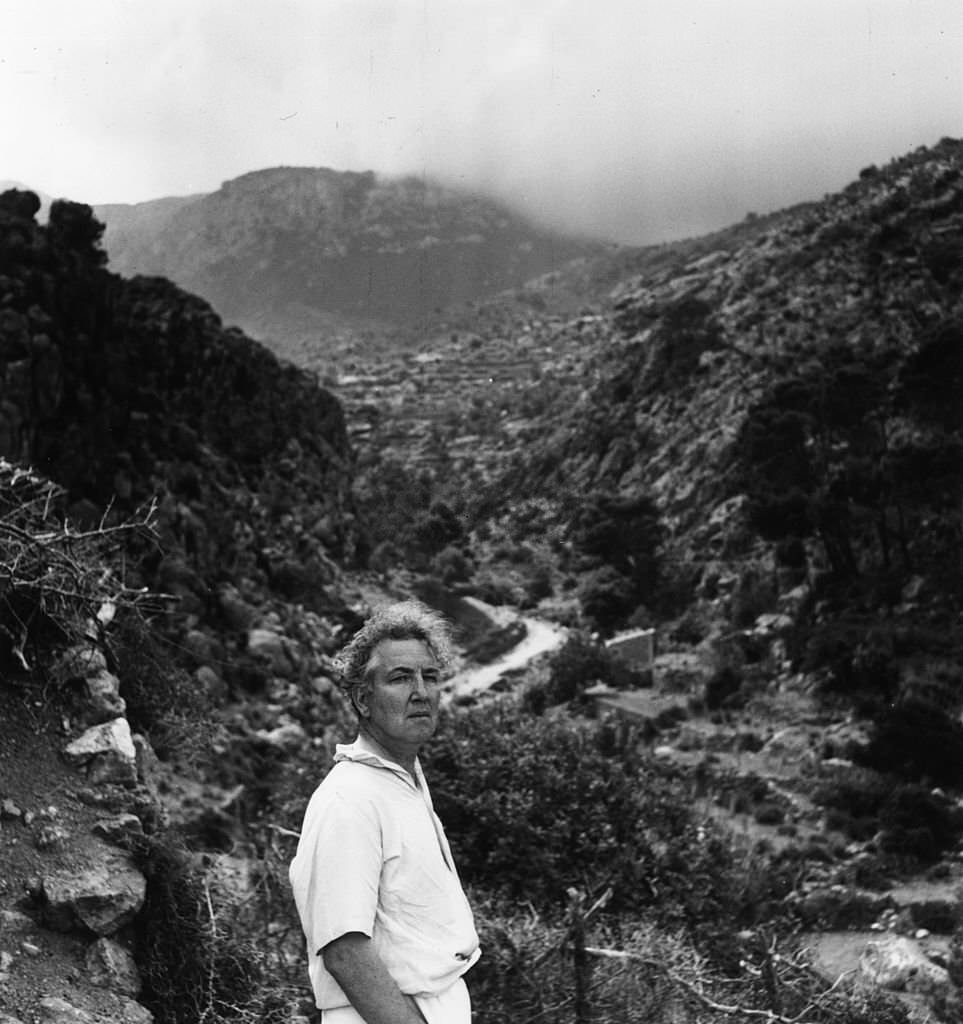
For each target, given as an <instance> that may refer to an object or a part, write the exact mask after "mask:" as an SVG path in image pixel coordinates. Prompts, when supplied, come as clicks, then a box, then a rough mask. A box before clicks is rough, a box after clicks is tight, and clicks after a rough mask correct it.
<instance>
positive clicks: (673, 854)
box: [426, 701, 733, 930]
mask: <svg viewBox="0 0 963 1024" xmlns="http://www.w3.org/2000/svg"><path fill="white" fill-rule="evenodd" d="M601 735H602V730H601V728H600V727H599V726H598V725H597V724H594V723H592V724H588V725H575V724H573V723H571V722H566V721H561V720H549V719H545V718H533V717H531V716H527V715H524V714H522V713H520V712H519V711H518V709H517V707H516V706H515V705H514V704H512V703H509V702H504V701H502V702H497V703H495V704H492V705H488V706H486V707H483V708H478V709H475V710H473V711H471V712H468V713H465V714H461V715H459V716H457V717H455V718H453V719H451V720H449V721H448V722H447V723H446V725H445V726H444V728H443V730H442V737H441V738H439V739H438V740H437V741H436V742H435V743H434V744H433V745H432V746H431V748H430V749H429V751H428V752H427V756H426V762H427V767H426V771H427V772H428V774H429V777H430V778H431V780H432V791H433V793H434V796H435V804H436V807H437V809H438V812H439V814H440V815H441V817H442V818H443V820H444V821H445V827H446V829H447V831H448V835H449V838H450V840H451V843H452V846H453V847H454V848H455V856H456V860H457V862H458V866H459V870H460V871H461V872H462V874H463V875H464V877H465V878H466V880H467V881H469V882H471V883H473V884H476V885H483V886H485V887H486V888H487V889H489V890H490V891H493V892H501V893H503V894H505V895H506V896H507V897H509V898H512V897H514V898H520V899H525V900H531V901H534V902H535V903H537V904H538V905H540V906H543V907H549V906H553V905H555V906H558V905H560V904H562V903H564V901H565V894H566V890H567V889H568V888H570V887H572V886H574V887H578V888H585V887H589V888H592V889H595V888H602V887H605V886H606V885H611V886H612V890H613V894H612V901H611V907H612V909H613V910H615V909H619V908H641V907H647V908H649V910H650V911H651V912H652V913H653V914H654V915H655V916H656V917H657V918H659V919H662V920H666V921H670V922H675V923H676V924H688V925H691V926H692V927H693V928H695V929H696V930H698V929H701V928H703V927H704V926H707V925H709V924H710V923H711V922H713V921H717V920H718V919H719V915H720V912H721V909H722V907H723V905H726V904H728V903H729V902H730V897H731V896H732V893H733V887H732V885H731V878H730V875H729V869H730V867H731V855H730V853H729V851H728V849H727V847H726V846H725V844H724V843H723V842H722V841H721V840H720V839H719V838H717V837H716V835H715V834H714V833H713V832H712V831H711V830H710V829H708V828H705V827H703V825H702V824H701V823H700V822H698V821H697V820H696V819H695V817H694V815H693V813H692V809H691V804H690V801H689V800H688V798H687V795H686V792H684V790H683V787H682V786H681V785H680V783H679V782H678V781H677V780H676V779H675V777H674V776H673V775H672V772H671V769H668V768H666V767H665V766H662V765H660V764H658V763H655V762H648V761H646V762H642V761H641V760H637V759H636V758H635V755H634V754H632V753H627V754H625V755H623V756H622V757H621V758H613V757H607V756H605V755H604V754H603V753H602V752H601V750H600V740H601Z"/></svg>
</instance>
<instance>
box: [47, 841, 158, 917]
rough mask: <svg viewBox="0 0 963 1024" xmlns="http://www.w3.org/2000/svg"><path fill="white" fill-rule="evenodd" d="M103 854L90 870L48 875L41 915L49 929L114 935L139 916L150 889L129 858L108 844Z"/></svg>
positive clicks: (103, 848) (104, 847)
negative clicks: (81, 929)
mask: <svg viewBox="0 0 963 1024" xmlns="http://www.w3.org/2000/svg"><path fill="white" fill-rule="evenodd" d="M100 852H101V857H100V858H99V859H98V861H97V863H96V864H94V865H91V866H90V867H87V868H84V869H82V870H80V871H77V870H70V871H62V872H55V873H52V874H50V875H47V876H44V878H43V879H42V882H41V892H40V898H41V913H42V916H43V920H44V922H45V924H46V925H47V926H48V927H50V928H55V929H56V930H57V931H72V930H74V929H76V928H78V927H79V928H86V929H89V930H90V931H91V932H93V933H94V934H96V935H101V936H105V935H114V934H115V933H116V932H118V931H120V929H121V928H123V927H124V925H126V924H130V923H131V921H133V920H134V918H135V917H136V916H137V912H138V911H139V910H140V909H141V907H142V906H143V905H144V897H145V894H146V890H147V883H146V880H145V879H144V876H143V874H142V873H141V872H140V871H139V870H138V868H137V866H136V865H135V864H134V862H133V860H132V859H131V858H130V856H129V855H127V854H124V853H122V852H120V851H117V850H114V849H113V848H111V847H109V846H107V845H106V844H104V845H103V847H102V850H101V851H100Z"/></svg>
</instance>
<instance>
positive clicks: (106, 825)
mask: <svg viewBox="0 0 963 1024" xmlns="http://www.w3.org/2000/svg"><path fill="white" fill-rule="evenodd" d="M91 831H92V832H93V833H94V835H95V836H100V838H101V839H106V840H107V842H109V843H113V844H114V845H115V846H126V845H127V843H128V842H129V841H130V839H131V838H132V837H133V836H142V835H143V834H144V826H143V825H142V824H141V820H140V818H138V817H137V815H136V814H118V815H116V816H115V817H113V818H101V819H100V820H99V821H96V822H94V827H93V828H92V829H91Z"/></svg>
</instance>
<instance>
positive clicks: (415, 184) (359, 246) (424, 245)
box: [95, 167, 603, 354]
mask: <svg viewBox="0 0 963 1024" xmlns="http://www.w3.org/2000/svg"><path fill="white" fill-rule="evenodd" d="M95 209H96V213H97V216H98V218H100V219H101V220H102V221H103V222H104V223H105V225H106V232H105V236H104V242H105V247H106V249H107V251H108V253H109V254H110V266H111V269H113V270H116V271H117V272H119V273H121V274H124V275H125V276H133V275H137V274H142V275H158V276H163V277H168V278H170V279H171V280H173V281H174V282H175V283H177V284H178V285H180V286H181V287H184V288H186V289H188V290H189V291H191V292H194V293H195V294H198V295H201V296H203V297H204V298H205V299H207V300H208V301H209V302H210V303H211V304H212V305H213V306H214V307H215V309H216V310H217V311H218V313H220V315H221V316H222V317H223V318H224V319H225V321H227V322H229V323H236V324H238V325H239V326H241V327H242V328H243V329H244V330H245V331H247V332H248V333H249V334H251V335H253V336H255V337H258V338H260V339H262V340H264V341H266V342H267V343H268V344H271V345H272V346H273V347H275V349H276V350H277V351H279V352H281V353H282V354H289V351H290V348H291V347H292V346H293V345H296V344H297V343H298V342H301V341H304V340H305V339H308V338H310V339H312V340H316V339H317V338H318V336H319V335H326V336H327V337H329V338H330V336H331V335H332V334H333V333H337V332H338V331H340V330H347V331H349V332H350V331H351V330H353V329H354V330H356V329H358V328H359V327H361V326H364V325H367V326H374V327H375V328H378V327H381V326H383V325H389V326H394V327H404V326H406V325H412V324H417V323H419V322H422V321H424V320H425V319H426V318H428V317H430V316H432V315H433V314H434V313H435V311H437V310H439V309H441V308H443V307H448V306H452V305H457V304H460V303H464V302H468V301H474V300H477V299H480V298H482V297H485V296H490V295H493V294H495V293H497V292H499V291H502V290H503V289H506V288H510V287H515V286H518V285H520V284H521V283H522V282H524V281H526V280H528V279H529V278H533V277H536V276H538V275H540V274H543V273H545V272H547V271H551V270H552V269H554V268H556V267H558V266H560V265H562V264H563V263H565V262H566V261H568V260H571V259H573V258H576V257H579V256H584V255H590V254H595V253H598V252H600V251H601V250H602V248H603V247H602V246H601V245H600V244H599V243H594V242H588V241H585V240H581V239H574V238H568V237H565V236H562V235H560V234H556V233H554V232H551V231H549V230H547V229H544V228H540V227H538V226H536V225H534V224H532V223H531V222H530V221H528V220H526V219H525V218H523V217H521V216H520V215H518V214H516V213H514V212H512V211H511V210H509V209H508V208H507V207H505V206H504V205H501V204H499V203H496V202H494V201H492V200H489V199H486V198H483V197H480V196H478V195H474V194H472V193H469V192H460V191H456V190H453V189H450V188H444V187H441V186H439V185H436V184H433V183H430V182H426V181H423V180H421V179H418V178H413V177H407V178H399V179H389V178H383V177H380V176H378V175H376V174H374V173H373V172H365V173H357V172H339V171H334V170H329V169H326V168H298V167H277V168H271V169H268V170H261V171H254V172H251V173H249V174H244V175H242V176H241V177H238V178H235V179H233V180H231V181H227V182H225V183H224V184H223V185H222V186H221V188H220V189H218V191H217V192H214V193H211V194H208V195H198V196H188V197H181V198H165V199H157V200H153V201H151V202H147V203H137V204H134V205H129V206H128V205H107V206H99V207H96V208H95Z"/></svg>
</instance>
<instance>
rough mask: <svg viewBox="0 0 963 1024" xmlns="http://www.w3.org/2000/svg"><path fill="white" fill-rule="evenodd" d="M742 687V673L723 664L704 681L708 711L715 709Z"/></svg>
mask: <svg viewBox="0 0 963 1024" xmlns="http://www.w3.org/2000/svg"><path fill="white" fill-rule="evenodd" d="M741 687H742V673H741V672H740V671H739V670H738V669H737V668H735V667H734V666H732V665H723V666H722V667H721V668H719V669H717V670H716V671H715V672H714V673H713V674H712V676H710V678H709V679H708V681H707V682H706V689H705V702H706V708H708V710H709V711H717V710H718V709H719V708H721V707H723V705H725V704H726V703H727V702H728V701H729V700H730V699H731V698H732V697H734V696H735V695H736V694H737V693H738V692H739V690H740V688H741Z"/></svg>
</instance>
